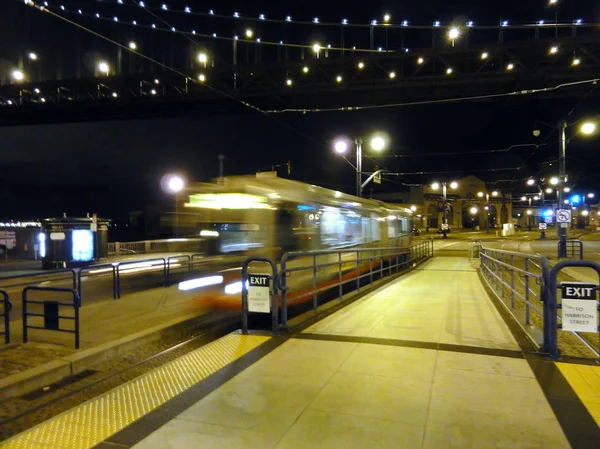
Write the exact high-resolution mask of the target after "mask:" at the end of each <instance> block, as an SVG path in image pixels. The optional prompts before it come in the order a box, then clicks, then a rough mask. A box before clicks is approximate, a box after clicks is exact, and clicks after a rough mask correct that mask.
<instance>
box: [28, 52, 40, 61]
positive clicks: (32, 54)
mask: <svg viewBox="0 0 600 449" xmlns="http://www.w3.org/2000/svg"><path fill="white" fill-rule="evenodd" d="M27 56H28V57H29V59H31V60H32V61H37V58H38V56H37V54H35V53H34V52H30V53H29V54H28V55H27Z"/></svg>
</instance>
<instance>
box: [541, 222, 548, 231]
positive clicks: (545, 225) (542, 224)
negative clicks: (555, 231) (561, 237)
mask: <svg viewBox="0 0 600 449" xmlns="http://www.w3.org/2000/svg"><path fill="white" fill-rule="evenodd" d="M546 229H548V225H547V224H546V223H540V231H545V230H546Z"/></svg>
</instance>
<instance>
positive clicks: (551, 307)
mask: <svg viewBox="0 0 600 449" xmlns="http://www.w3.org/2000/svg"><path fill="white" fill-rule="evenodd" d="M569 267H572V268H592V269H593V270H594V271H596V274H597V275H598V277H599V278H600V264H598V263H596V262H592V261H588V260H564V261H562V262H559V263H557V264H556V265H555V266H554V267H552V270H551V271H550V274H549V283H548V303H547V309H548V317H549V338H550V342H549V347H548V351H549V353H550V355H551V356H552V357H553V358H557V357H558V356H559V351H558V330H559V329H562V328H563V325H562V317H561V316H559V315H558V311H559V310H560V309H562V306H563V304H562V303H563V300H562V299H561V302H560V303H559V302H558V299H557V298H558V294H557V293H558V290H559V288H560V287H561V285H559V284H558V275H559V273H560V272H561V270H563V269H564V268H569ZM573 284H579V285H582V284H581V283H573ZM590 286H591V288H592V289H593V291H594V293H593V296H594V303H595V309H596V312H597V317H596V323H595V324H596V326H595V327H596V332H598V341H599V343H598V347H597V348H594V347H592V345H591V344H590V342H589V341H587V340H586V339H585V338H583V337H582V336H581V335H579V334H578V333H577V332H574V331H571V332H572V333H573V334H574V335H576V336H577V337H578V338H579V340H580V341H581V342H582V343H583V344H584V345H585V346H587V347H588V349H590V350H591V351H592V353H594V354H595V356H596V358H597V359H598V361H600V323H599V322H598V316H600V302H598V300H597V297H598V296H597V295H598V293H597V292H598V290H600V286H599V285H598V281H597V282H596V283H595V284H591V285H590ZM559 319H561V323H558V320H559Z"/></svg>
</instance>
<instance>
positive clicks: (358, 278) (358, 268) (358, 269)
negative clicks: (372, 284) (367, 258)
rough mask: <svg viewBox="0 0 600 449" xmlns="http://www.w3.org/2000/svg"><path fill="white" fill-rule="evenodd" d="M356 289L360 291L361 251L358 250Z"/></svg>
mask: <svg viewBox="0 0 600 449" xmlns="http://www.w3.org/2000/svg"><path fill="white" fill-rule="evenodd" d="M356 291H357V292H359V291H360V251H356Z"/></svg>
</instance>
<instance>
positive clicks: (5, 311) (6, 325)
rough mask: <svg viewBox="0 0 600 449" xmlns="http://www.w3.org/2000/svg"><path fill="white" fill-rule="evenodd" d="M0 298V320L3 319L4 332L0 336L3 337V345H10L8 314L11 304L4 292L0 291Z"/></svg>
mask: <svg viewBox="0 0 600 449" xmlns="http://www.w3.org/2000/svg"><path fill="white" fill-rule="evenodd" d="M0 295H1V296H2V313H1V314H0V318H4V331H2V332H0V335H4V343H5V344H9V343H10V312H11V311H12V304H11V302H10V299H9V297H8V293H6V292H5V291H4V290H0Z"/></svg>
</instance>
